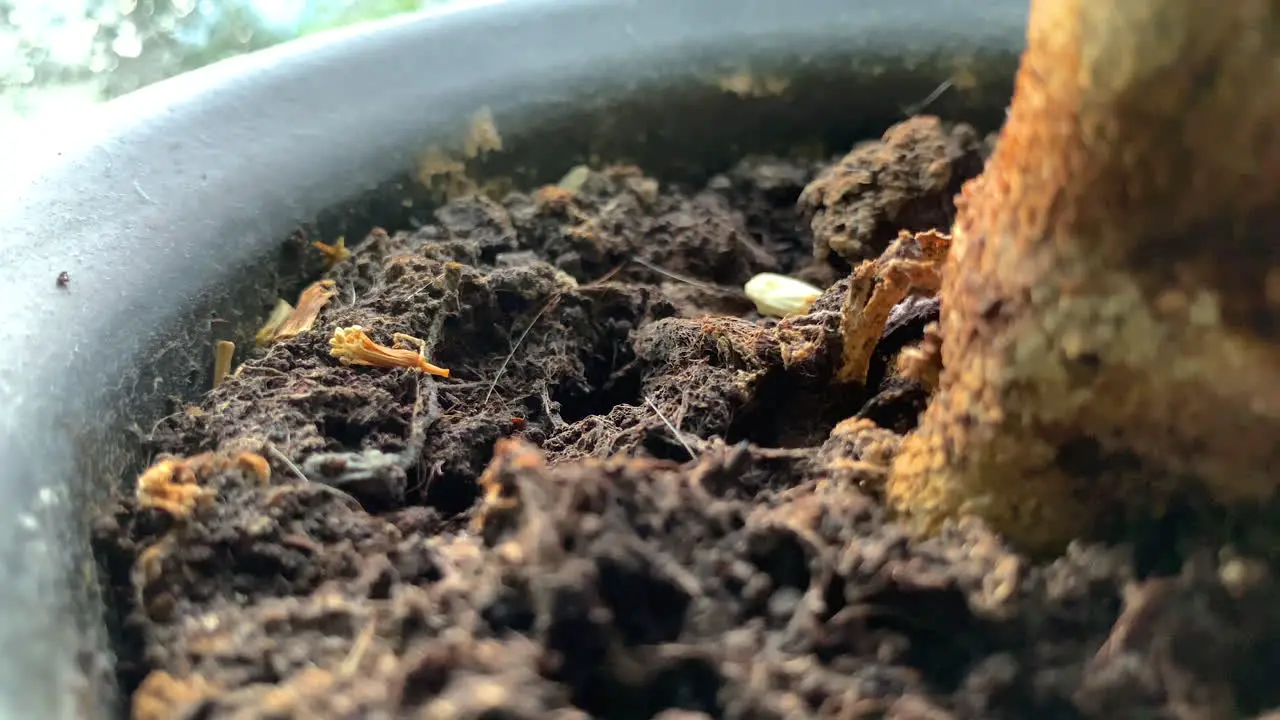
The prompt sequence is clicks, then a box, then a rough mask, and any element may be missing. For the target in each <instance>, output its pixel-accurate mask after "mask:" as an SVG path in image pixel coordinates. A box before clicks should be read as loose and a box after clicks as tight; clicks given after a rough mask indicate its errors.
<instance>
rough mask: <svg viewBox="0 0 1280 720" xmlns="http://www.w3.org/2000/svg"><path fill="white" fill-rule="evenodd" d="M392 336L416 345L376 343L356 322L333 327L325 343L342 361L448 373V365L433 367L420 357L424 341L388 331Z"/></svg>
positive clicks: (440, 373)
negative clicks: (350, 324) (331, 335)
mask: <svg viewBox="0 0 1280 720" xmlns="http://www.w3.org/2000/svg"><path fill="white" fill-rule="evenodd" d="M392 340H393V342H396V343H401V342H407V343H412V344H415V345H417V346H418V349H417V350H409V349H405V348H389V347H386V346H385V345H379V344H378V343H376V342H374V341H373V340H372V339H371V338H370V337H369V336H368V335H366V334H365V332H364V328H362V327H360V326H359V325H352V326H351V327H345V328H343V327H339V328H334V330H333V337H332V338H330V339H329V346H330V348H332V349H331V350H330V351H329V354H330V355H332V356H333V357H336V358H338V360H339V361H340V362H341V363H342V364H343V365H370V366H373V367H384V368H392V367H402V368H410V369H413V370H420V371H422V372H425V373H429V374H431V375H438V376H439V377H449V371H448V369H446V368H442V367H437V366H435V365H432V364H431V363H429V362H427V359H426V358H425V357H424V354H425V351H424V348H425V343H424V342H423V341H422V340H419V339H418V338H415V337H412V336H409V335H405V334H403V333H395V334H394V335H392Z"/></svg>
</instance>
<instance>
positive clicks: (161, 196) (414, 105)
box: [0, 0, 1026, 718]
mask: <svg viewBox="0 0 1280 720" xmlns="http://www.w3.org/2000/svg"><path fill="white" fill-rule="evenodd" d="M805 9H806V11H807V14H803V15H802V14H800V13H797V12H795V6H794V5H793V4H792V3H787V2H778V1H777V0H699V1H698V2H690V0H643V2H642V1H640V0H594V1H593V0H508V2H504V3H497V2H488V1H486V2H480V3H475V4H474V5H469V6H468V7H465V8H462V9H459V10H453V11H445V12H429V13H425V14H422V15H418V16H411V17H407V18H397V19H393V20H391V21H384V22H381V23H376V24H374V25H371V26H369V27H364V28H356V29H353V30H349V31H336V32H334V33H329V34H325V35H324V36H320V37H317V38H312V39H307V40H303V41H297V42H296V43H289V44H286V45H284V46H278V47H277V48H272V49H269V50H266V51H263V52H261V53H256V54H254V55H251V56H245V57H242V58H237V59H233V60H231V61H226V62H224V63H219V64H218V65H216V66H212V67H210V68H206V69H205V70H202V71H196V72H194V73H190V74H188V75H185V76H180V77H178V78H174V79H171V80H169V81H165V82H163V83H160V84H157V85H156V86H152V87H151V88H147V89H144V90H143V91H139V92H138V93H135V94H133V95H130V96H125V97H124V98H121V99H119V100H117V101H114V102H112V103H109V104H108V105H107V106H105V107H104V108H102V110H101V114H100V115H95V116H89V117H86V118H84V119H82V120H81V124H82V125H85V126H86V127H84V129H83V132H82V133H81V134H79V135H78V136H77V137H75V138H73V139H72V140H71V141H70V142H68V143H67V144H65V145H63V147H62V148H61V149H58V148H56V147H52V146H51V147H48V148H45V152H46V154H45V155H44V156H43V158H44V159H43V160H41V161H40V162H36V163H33V165H32V166H31V168H32V170H31V172H30V173H29V174H27V175H25V176H11V177H16V178H17V182H15V181H12V180H11V185H12V186H13V189H12V190H11V191H7V192H9V194H8V196H7V198H6V200H5V201H3V204H0V238H3V239H4V242H6V243H8V244H7V245H6V246H4V247H0V266H3V267H5V268H6V270H7V271H8V272H7V273H6V275H7V276H8V277H9V278H10V279H9V280H7V281H6V283H5V284H4V285H3V286H0V303H2V304H3V306H4V307H5V308H6V311H7V312H6V314H5V318H4V320H3V321H0V346H2V347H4V348H5V351H4V352H3V353H0V453H3V454H4V456H5V457H6V470H5V474H4V477H3V484H0V540H7V539H10V538H12V540H11V541H10V542H9V543H8V545H7V547H6V548H5V550H6V552H5V553H4V555H3V556H0V557H3V560H0V567H3V568H4V570H5V571H6V573H7V575H8V578H7V579H8V582H7V583H6V587H5V589H4V591H3V594H0V602H3V603H5V604H6V605H7V607H5V608H4V610H5V612H3V613H0V639H2V640H3V642H4V643H5V645H6V646H7V647H23V648H24V651H23V652H24V654H23V655H17V654H7V655H5V656H4V657H2V658H0V710H4V711H7V712H8V713H9V714H13V715H14V716H28V717H50V718H54V717H61V716H64V715H71V714H75V713H78V712H83V711H84V709H83V707H77V704H78V703H80V702H88V703H89V705H90V706H93V705H94V704H95V703H96V699H89V700H85V699H84V698H86V697H91V698H92V697H94V696H96V695H97V692H98V689H97V688H92V687H87V686H84V683H85V682H86V678H85V668H83V667H81V666H80V665H78V664H77V663H76V662H75V659H76V657H77V651H79V650H83V649H85V648H86V647H88V648H91V649H93V646H95V645H97V644H99V643H100V642H101V640H100V638H97V637H96V636H95V637H88V636H84V635H82V633H84V632H85V630H86V627H87V629H88V630H90V631H93V630H95V628H94V627H93V625H94V622H93V619H92V618H91V617H89V618H87V619H86V617H83V615H84V614H85V613H87V614H88V615H90V616H91V615H92V614H93V612H94V608H93V605H92V603H93V598H92V597H89V596H86V597H78V598H68V597H64V596H65V595H66V587H67V586H68V584H69V581H70V579H71V578H75V577H77V576H78V575H80V574H82V573H84V572H85V566H84V565H83V564H84V563H85V562H86V558H85V554H84V552H83V550H82V548H83V546H84V545H85V528H84V527H83V526H82V525H83V522H84V515H83V512H84V508H83V507H81V506H79V505H78V504H77V503H79V502H80V501H79V500H78V495H77V492H76V488H77V483H78V482H80V479H81V477H83V473H84V467H83V466H82V465H81V464H79V462H80V460H79V459H80V458H82V457H83V456H85V455H86V454H88V455H95V454H104V455H106V454H111V453H114V452H118V448H115V447H107V446H103V445H101V440H100V439H99V438H100V437H101V436H103V435H109V434H110V433H112V432H117V433H118V432H120V430H119V429H118V428H116V429H113V428H111V427H105V425H107V424H108V423H109V422H114V421H115V420H116V419H117V418H115V417H113V416H109V415H102V416H99V415H98V414H97V413H96V412H95V406H94V403H93V402H91V401H86V398H93V397H97V396H100V395H106V396H111V395H113V394H114V395H116V396H127V395H129V394H130V393H132V392H134V391H135V390H136V388H130V387H121V386H120V382H121V377H123V375H122V372H123V369H124V368H126V367H127V366H128V365H129V363H131V362H133V361H134V359H135V358H136V357H137V355H138V353H139V352H140V351H142V350H145V349H146V348H151V349H152V350H154V349H155V348H158V347H160V346H161V345H160V341H161V340H162V338H159V337H156V336H155V334H154V333H150V332H148V329H150V328H164V327H169V325H170V321H172V320H173V318H175V317H176V316H177V314H178V313H179V310H178V309H179V308H183V309H187V308H190V307H194V306H199V305H200V303H201V299H200V298H201V297H202V296H204V295H205V294H206V293H207V291H208V290H210V289H211V288H214V287H217V286H218V285H219V284H221V283H224V282H225V281H226V280H227V277H228V273H230V272H232V270H233V269H234V268H235V267H236V266H237V265H238V264H239V263H240V262H242V261H244V260H247V259H250V258H252V257H254V256H255V255H261V254H262V253H263V252H264V251H265V250H266V249H267V248H269V247H270V246H271V245H272V244H274V243H278V241H279V239H280V238H281V237H282V236H284V235H285V234H287V233H288V232H289V231H290V230H292V229H293V227H295V226H296V224H297V222H298V221H300V220H303V219H308V218H310V217H313V216H314V215H315V214H317V213H318V212H319V211H321V210H323V209H324V208H326V207H330V206H332V205H333V204H335V203H338V202H341V201H342V200H344V199H346V198H349V197H351V196H352V195H354V194H356V193H357V192H359V191H360V190H362V189H364V188H366V187H367V186H368V185H369V184H370V183H372V182H375V181H377V180H380V179H382V178H385V177H386V176H389V175H391V174H392V173H393V172H395V171H397V170H399V169H402V168H403V167H404V165H405V164H406V162H407V159H406V153H405V148H406V147H412V146H417V144H419V143H421V142H422V140H423V139H424V138H430V137H436V136H446V135H449V134H450V133H453V132H455V130H456V126H457V123H458V122H459V121H460V120H462V119H465V118H466V117H467V116H468V115H469V114H470V113H471V112H473V111H474V109H475V108H476V107H477V103H478V102H480V101H483V100H485V99H490V100H493V99H494V98H492V97H491V95H492V93H489V97H487V96H486V93H487V92H488V91H489V90H492V89H494V88H498V87H501V89H502V90H501V93H500V94H501V95H502V97H500V98H497V101H499V102H500V103H501V104H502V107H503V108H506V109H513V110H518V109H519V108H521V107H524V106H527V105H530V104H532V103H534V102H536V101H537V100H538V99H539V97H540V96H541V95H543V94H545V93H546V92H547V91H548V89H549V88H554V87H556V86H557V84H564V83H567V82H570V81H571V78H572V77H574V75H573V74H572V73H571V72H569V71H570V70H573V69H575V68H581V67H587V66H593V65H599V66H601V67H604V66H608V67H610V68H612V69H613V70H612V71H613V72H615V74H614V75H613V76H611V77H609V78H607V82H609V83H613V84H619V85H622V84H626V83H629V82H633V81H635V80H637V79H639V78H640V77H641V76H642V75H645V74H654V73H659V74H660V73H668V74H670V73H680V72H682V71H683V68H685V67H691V66H692V63H694V62H695V60H694V57H695V56H696V55H697V54H698V53H699V52H701V51H703V50H706V49H707V48H710V47H713V46H719V47H723V46H725V45H730V44H741V45H744V46H754V47H767V46H774V47H788V46H794V45H795V44H796V43H797V42H799V41H800V40H804V41H805V42H808V43H811V44H812V45H813V46H814V47H829V48H840V49H842V51H844V52H846V53H848V54H850V55H854V56H856V55H857V53H858V52H859V51H860V49H864V48H865V49H868V50H869V49H874V50H876V51H877V52H884V51H886V50H887V49H889V50H896V51H899V52H902V53H909V52H914V51H918V50H923V51H927V50H929V49H931V48H935V47H941V46H948V45H956V46H961V47H997V48H1000V49H1008V50H1016V49H1018V48H1019V47H1020V46H1021V44H1022V40H1023V36H1022V33H1023V27H1024V23H1025V17H1026V7H1025V1H1024V0H997V1H993V2H989V3H984V4H982V5H981V6H973V5H972V4H967V3H955V2H950V1H948V0H900V1H899V2H895V3H891V4H885V3H880V2H876V1H875V0H861V1H859V2H853V1H852V0H843V1H842V0H814V2H812V3H809V4H808V5H807V6H806V8H805ZM460 59H463V60H464V61H461V62H460ZM427 67H431V68H439V67H447V68H450V72H449V73H448V74H447V75H445V76H439V75H436V76H427V77H424V73H423V72H422V70H421V69H422V68H427ZM618 68H624V69H626V72H633V73H634V76H630V77H628V76H626V75H622V74H617V69H618ZM602 81H604V80H602ZM512 88H515V90H514V91H513V90H512ZM422 108H430V111H429V112H428V113H426V114H424V113H423V112H422ZM95 118H101V119H102V123H101V125H94V123H96V122H97V120H96V119H95ZM280 128H287V131H285V132H281V131H280ZM335 137H340V138H352V139H353V140H352V142H350V143H334V142H333V141H332V138H335ZM59 153H60V154H59ZM14 239H19V241H18V242H15V241H14ZM64 270H65V271H67V272H69V273H70V275H71V278H72V281H71V285H70V287H68V288H59V287H57V286H56V284H55V282H54V279H55V278H56V276H57V275H58V273H59V272H62V271H64ZM150 380H156V379H154V378H152V379H150ZM157 382H158V380H157ZM152 389H154V388H152ZM86 437H88V438H89V440H87V441H86V440H84V438H86ZM86 443H87V446H86ZM78 548H79V549H80V550H79V552H77V549H78ZM77 613H78V614H80V615H82V616H81V617H77V616H76V614H77ZM86 623H87V624H88V625H87V626H86ZM77 688H79V690H77ZM77 692H78V693H82V695H79V696H77V695H76V694H75V693H77ZM77 716H83V715H77Z"/></svg>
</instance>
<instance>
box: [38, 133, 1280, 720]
mask: <svg viewBox="0 0 1280 720" xmlns="http://www.w3.org/2000/svg"><path fill="white" fill-rule="evenodd" d="M978 138H979V136H978V135H977V133H975V132H974V131H973V130H972V129H970V128H966V127H963V126H960V127H949V126H945V125H943V124H941V123H938V122H936V121H935V120H932V119H928V118H913V119H912V120H909V121H907V122H906V123H903V124H902V125H900V126H899V127H897V128H894V129H893V130H891V131H890V132H889V133H888V134H886V136H885V138H884V139H882V140H879V141H873V142H871V143H869V144H866V145H861V146H859V148H858V149H857V150H855V151H854V153H853V154H851V155H850V156H849V157H847V158H844V159H843V160H840V161H836V162H834V163H832V164H830V165H826V166H820V165H816V164H806V163H797V162H792V161H788V160H781V159H776V158H748V159H745V160H743V161H742V162H741V163H740V164H739V165H738V166H736V167H734V168H731V169H729V170H728V171H726V172H725V173H724V174H723V175H720V176H718V177H716V178H714V179H713V180H712V181H711V182H710V183H709V184H708V185H707V186H706V187H704V188H700V189H695V190H691V191H689V190H676V189H672V188H668V187H664V186H662V185H661V184H660V183H659V182H658V181H657V180H654V179H652V178H648V177H646V176H645V175H644V174H643V172H642V171H641V170H639V169H637V168H631V167H612V168H607V169H603V170H597V171H593V172H590V173H589V174H587V175H586V176H584V177H582V178H580V179H581V180H582V182H581V183H580V185H579V186H578V187H576V189H575V190H573V191H567V190H564V189H559V188H542V189H539V190H535V191H531V192H515V193H512V194H509V195H507V196H506V197H505V198H503V199H502V200H500V201H495V200H491V199H487V198H485V197H483V196H479V195H477V196H470V197H462V198H459V199H455V200H453V201H452V202H450V203H448V204H447V205H445V206H443V207H441V208H440V209H439V210H438V211H437V212H436V216H435V222H433V223H431V224H428V225H426V226H424V227H421V228H418V229H416V230H414V231H411V232H408V231H406V232H392V233H387V232H382V231H377V232H375V233H373V234H372V235H370V236H369V238H367V239H366V240H365V241H363V242H362V243H354V242H353V243H352V249H353V253H352V255H351V257H350V258H349V259H347V260H345V261H343V262H341V263H339V264H338V265H337V266H336V267H334V268H333V269H331V270H329V271H327V273H326V274H325V277H327V278H329V279H331V280H333V281H334V283H335V288H334V289H335V294H334V297H333V299H332V300H331V301H330V302H329V304H328V305H326V306H325V308H324V310H323V311H322V312H321V313H320V316H319V318H318V319H317V322H316V324H315V328H314V330H312V331H310V332H303V333H300V334H298V335H297V336H296V337H294V338H291V339H288V340H283V341H281V342H278V343H276V344H274V345H272V346H271V347H269V348H268V349H265V350H256V351H254V352H252V353H250V354H249V357H248V358H247V359H246V360H245V362H244V364H243V366H241V367H240V368H239V369H238V371H237V372H235V373H233V374H232V375H231V376H229V377H228V378H227V379H226V380H225V381H224V382H223V383H222V384H221V385H220V386H219V387H217V388H216V389H214V390H213V391H211V392H210V393H209V394H208V395H207V396H206V397H204V398H201V399H200V400H199V401H198V402H197V403H196V404H194V405H191V406H189V407H186V408H183V409H182V410H181V411H180V412H178V413H176V414H175V415H172V416H170V417H169V418H167V419H165V420H164V421H162V422H161V423H160V424H159V425H158V426H157V427H156V431H155V432H154V433H153V436H152V438H151V449H152V450H153V451H154V452H156V453H161V452H163V453H168V454H171V455H175V456H192V455H196V454H198V453H202V452H206V451H215V452H218V453H227V454H232V455H233V454H234V453H238V452H245V451H248V452H255V453H260V454H261V456H262V457H263V458H265V459H266V460H267V461H269V462H270V465H271V470H272V473H271V478H270V482H269V483H266V484H263V483H259V482H256V481H254V480H253V478H250V477H247V474H246V473H244V472H231V471H227V472H222V473H214V474H213V475H212V476H210V477H202V478H201V482H203V483H204V486H205V487H206V488H207V489H208V490H210V491H212V492H213V493H214V494H215V495H214V499H213V502H212V503H211V504H210V505H209V506H207V507H204V506H202V507H200V508H198V509H197V510H196V511H195V512H194V514H192V515H191V516H190V517H187V518H184V519H177V520H175V519H173V518H171V517H169V516H168V515H165V514H163V513H161V512H160V511H158V510H155V509H151V508H147V507H142V506H140V505H139V503H138V502H137V501H136V500H135V499H134V497H133V489H132V488H131V487H130V488H128V492H124V493H122V494H121V497H120V498H119V499H118V501H117V502H115V503H114V504H113V506H112V507H110V508H109V510H108V511H106V512H104V513H102V515H101V517H99V518H98V519H97V522H96V523H95V526H94V545H95V551H96V553H97V556H98V558H99V561H100V563H101V565H102V567H103V569H104V574H105V577H106V578H107V591H108V594H109V595H110V598H111V601H112V602H111V604H112V607H113V608H115V609H116V613H115V616H114V629H115V635H116V639H117V645H116V650H117V654H118V663H117V667H116V671H117V675H118V678H119V681H120V684H121V686H122V688H123V690H124V691H125V692H126V693H128V694H129V697H130V698H131V700H132V702H131V710H130V712H131V716H132V717H133V718H137V719H139V720H158V719H160V718H188V719H194V718H201V719H202V720H211V719H213V718H315V719H323V718H475V719H479V718H490V719H492V718H530V719H532V718H565V719H568V718H574V719H577V718H584V719H585V718H597V717H598V718H662V719H663V720H694V719H705V718H805V717H824V718H828V717H829V718H899V719H901V720H906V719H908V718H912V719H925V718H939V719H943V718H973V719H975V720H977V719H983V720H987V719H997V720H998V719H1009V720H1013V719H1018V720H1023V719H1025V718H1041V719H1042V720H1051V719H1056V718H1063V719H1067V718H1085V717H1089V718H1207V719H1210V720H1215V719H1216V718H1229V717H1236V716H1241V717H1243V716H1244V715H1243V714H1239V713H1247V712H1252V713H1258V712H1262V711H1264V710H1266V709H1267V708H1274V707H1277V706H1280V691H1278V690H1277V688H1278V687H1280V686H1278V685H1277V684H1276V683H1275V682H1274V673H1275V668H1277V667H1280V650H1277V648H1278V647H1280V644H1278V643H1280V610H1278V609H1280V602H1277V601H1278V600H1280V588H1277V586H1276V584H1275V582H1274V581H1273V580H1271V579H1270V576H1269V575H1267V574H1266V573H1265V572H1262V571H1257V572H1255V570H1256V568H1253V567H1252V566H1248V565H1242V564H1241V563H1242V562H1243V561H1241V560H1238V559H1233V558H1231V557H1228V556H1227V555H1224V554H1222V553H1209V554H1207V555H1204V556H1195V557H1193V558H1192V559H1191V560H1188V561H1187V562H1186V563H1185V564H1182V563H1179V564H1176V565H1175V566H1173V567H1172V568H1171V569H1172V574H1166V575H1165V576H1162V577H1148V576H1146V575H1144V574H1142V573H1139V572H1137V571H1135V561H1134V559H1133V552H1132V550H1131V549H1130V548H1128V547H1125V546H1107V545H1102V544H1097V545H1086V544H1078V545H1076V546H1073V547H1072V548H1071V549H1070V550H1069V551H1068V552H1067V553H1066V554H1065V555H1063V556H1062V557H1059V558H1056V559H1052V560H1050V561H1043V560H1032V559H1029V558H1027V557H1024V556H1022V555H1020V554H1018V553H1016V552H1013V551H1011V550H1010V549H1008V548H1007V547H1006V546H1005V545H1004V544H1003V543H1002V542H1001V541H1000V539H999V538H998V537H995V536H994V535H992V534H991V533H990V532H988V531H987V530H985V529H984V528H983V527H982V526H981V525H978V524H976V523H969V524H967V523H960V524H958V525H956V526H953V527H949V528H945V529H943V530H942V531H941V532H939V533H938V534H936V535H933V536H930V537H928V538H921V537H917V536H914V535H912V534H909V533H908V532H907V531H906V530H905V529H904V528H903V527H900V526H899V525H898V524H896V523H895V522H894V521H893V519H892V518H890V517H889V516H888V515H887V513H886V512H885V510H884V509H883V508H882V506H881V504H880V502H879V500H878V498H877V496H876V480H877V478H880V477H882V476H883V472H884V469H885V467H886V464H887V463H888V462H889V460H890V459H891V457H892V453H893V451H894V448H896V446H897V442H898V440H899V438H900V436H901V434H902V433H904V432H908V431H910V430H911V429H912V427H914V424H915V420H916V416H917V414H918V412H919V410H920V408H921V407H922V406H923V402H924V401H926V400H927V392H926V391H925V390H924V389H923V388H920V387H915V386H911V385H910V384H909V383H904V382H902V381H901V378H897V377H896V376H894V374H893V372H891V368H892V358H893V357H894V356H895V355H896V354H897V353H898V352H900V351H901V350H902V349H903V348H906V347H908V346H910V345H912V344H913V343H916V342H919V341H920V339H921V337H923V335H924V327H925V325H926V324H928V323H929V322H932V321H933V320H935V319H936V317H937V314H938V307H937V303H936V301H933V300H931V299H928V298H912V299H910V300H908V301H906V302H904V303H903V304H902V305H901V306H900V307H899V308H897V309H896V310H895V312H894V315H893V316H892V317H891V318H890V323H889V327H888V328H887V330H886V332H885V334H884V336H883V337H882V339H881V345H880V347H879V349H878V350H877V354H876V357H875V359H874V360H873V363H872V368H871V380H870V382H869V383H868V389H867V390H857V391H847V392H839V393H837V392H833V391H832V390H831V388H832V383H831V378H832V376H833V374H834V371H835V369H836V366H837V364H838V361H839V352H840V350H839V348H840V337H839V312H838V310H839V298H840V297H841V293H842V292H843V288H844V287H845V284H844V283H843V282H838V281H839V280H840V279H841V274H842V272H843V271H844V270H845V269H847V265H844V264H841V263H846V262H852V261H855V260H857V259H859V258H860V257H862V256H864V253H872V252H874V251H875V250H876V249H877V248H878V247H879V246H880V245H882V244H883V243H885V242H887V241H888V240H889V239H891V238H892V237H894V236H895V235H896V233H897V231H898V230H900V229H913V230H924V229H928V228H930V227H939V228H941V229H944V230H945V229H946V227H947V225H948V224H949V223H950V220H951V214H952V213H953V212H954V206H953V204H952V196H953V195H954V192H955V190H956V189H957V188H958V186H959V183H962V182H963V181H964V180H965V179H967V178H968V177H972V176H973V175H974V174H976V173H977V172H979V171H980V169H981V163H982V157H983V155H982V153H983V152H984V151H983V150H982V148H981V147H980V145H981V143H980V142H979V139H978ZM820 171H821V174H820V175H819V172H820ZM806 187H807V188H808V190H806ZM914 225H920V227H914ZM814 232H817V233H819V235H820V237H819V238H818V243H817V244H818V252H817V253H816V254H815V252H814V248H815V238H814V236H813V233H814ZM760 272H776V273H787V274H792V275H794V276H797V277H802V278H804V279H806V280H808V281H810V282H813V283H817V284H819V285H821V286H822V287H825V288H828V289H827V291H826V293H825V295H824V297H823V298H821V299H820V300H819V301H818V302H817V303H816V304H815V305H814V309H813V310H812V311H811V312H809V313H808V314H805V315H801V316H796V317H791V318H787V319H784V320H774V319H766V318H762V317H761V316H759V315H758V314H756V312H755V310H754V306H753V305H752V304H751V303H750V302H749V301H747V300H745V298H744V297H743V296H742V285H743V284H744V283H745V282H746V281H747V280H748V279H749V278H750V277H752V276H753V275H754V274H756V273H760ZM65 278H67V275H66V274H65V273H63V275H61V276H60V277H59V285H65V284H66V283H65V280H64V279H65ZM690 281H692V282H690ZM351 325H360V326H362V327H363V328H365V330H366V331H367V332H368V333H369V335H370V337H371V338H372V339H374V340H375V341H377V342H380V343H383V344H387V345H389V344H391V343H392V338H393V334H395V333H403V334H407V335H410V336H413V337H416V338H420V339H422V340H423V341H425V347H424V350H425V353H426V357H427V358H428V359H429V360H430V361H431V362H432V363H434V364H436V365H439V366H442V367H446V368H449V369H450V377H449V378H447V379H445V378H437V377H433V376H428V375H424V374H419V373H416V372H414V371H411V370H406V369H403V368H392V369H387V368H377V367H362V366H347V365H342V364H340V363H339V362H337V361H336V360H335V359H334V358H333V357H331V356H330V355H329V349H330V347H329V337H330V334H331V332H332V330H333V328H334V327H337V326H341V327H348V326H351ZM691 455H692V457H691ZM1144 562H1145V561H1144ZM1224 578H1228V579H1230V580H1231V582H1227V581H1226V580H1224ZM1241 708H1243V710H1240V709H1241ZM1233 713H1236V714H1233Z"/></svg>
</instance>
